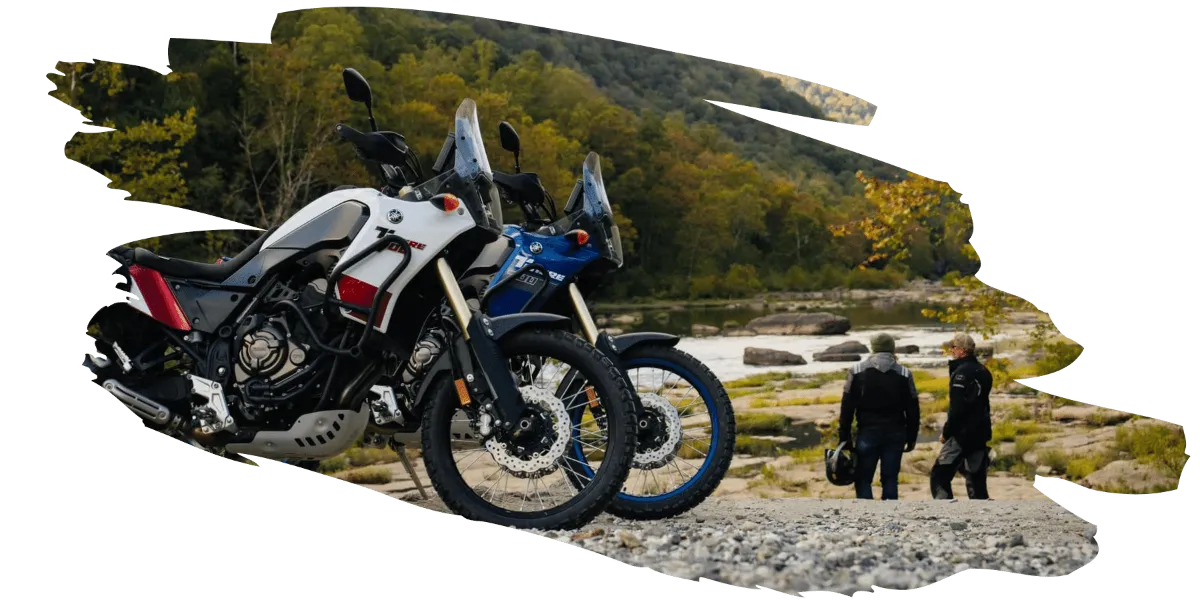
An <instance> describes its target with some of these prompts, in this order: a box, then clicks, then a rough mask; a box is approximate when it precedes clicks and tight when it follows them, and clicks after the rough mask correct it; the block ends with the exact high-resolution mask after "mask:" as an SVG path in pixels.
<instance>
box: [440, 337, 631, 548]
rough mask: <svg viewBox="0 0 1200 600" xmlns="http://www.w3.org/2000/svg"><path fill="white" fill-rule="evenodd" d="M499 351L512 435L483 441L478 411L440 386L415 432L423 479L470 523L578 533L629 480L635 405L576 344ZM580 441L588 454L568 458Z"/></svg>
mask: <svg viewBox="0 0 1200 600" xmlns="http://www.w3.org/2000/svg"><path fill="white" fill-rule="evenodd" d="M502 350H503V352H504V354H505V356H506V358H508V360H509V364H510V365H511V366H512V367H513V374H514V376H515V377H516V378H517V383H518V388H519V390H520V392H521V396H522V398H523V400H524V401H525V410H524V411H523V412H522V414H521V416H520V418H519V421H518V422H517V427H516V430H515V431H514V432H513V433H511V434H507V435H502V434H495V433H493V435H491V436H490V437H487V438H484V437H483V436H481V435H480V433H479V431H480V423H479V414H478V413H477V411H475V410H474V409H473V408H472V407H467V408H463V407H462V406H460V404H459V401H458V398H457V396H456V394H455V393H454V391H453V386H452V384H451V383H450V382H449V381H444V382H443V383H441V384H440V385H441V388H440V389H439V390H438V393H437V395H436V396H435V398H434V402H433V406H431V407H429V409H428V410H426V411H425V416H424V422H423V424H422V427H421V430H422V433H421V436H422V446H423V449H424V452H423V454H424V460H425V468H426V469H427V470H428V472H429V478H430V480H431V481H432V482H433V485H434V488H435V489H436V490H437V491H438V494H439V495H440V496H441V497H442V500H443V501H445V503H446V505H447V506H448V507H449V508H450V509H451V510H453V511H454V512H456V513H458V514H460V515H463V516H465V517H467V518H469V519H475V520H480V521H489V522H492V523H497V524H500V525H506V526H514V527H521V528H537V529H569V528H574V527H579V526H581V525H583V524H584V523H587V522H588V521H590V520H591V519H592V518H594V517H595V516H596V515H597V514H599V513H600V512H601V511H602V510H604V508H605V507H606V506H607V505H608V504H609V502H610V501H612V499H613V498H614V497H615V496H616V494H617V493H618V492H619V491H620V487H621V484H622V482H624V481H625V478H626V476H627V475H628V474H629V468H630V465H631V464H632V461H633V454H634V451H635V444H636V435H635V432H634V429H635V426H636V424H635V422H634V402H635V401H636V400H635V397H634V396H633V394H632V391H631V390H629V388H628V386H627V385H626V384H625V383H624V381H623V380H622V379H621V377H620V372H619V371H617V368H616V366H614V365H613V364H612V362H611V361H609V360H608V359H607V358H605V357H604V355H603V354H601V353H600V352H599V351H598V350H596V349H595V348H594V347H592V346H591V345H590V344H588V343H587V342H585V341H584V340H583V339H582V338H579V337H578V336H575V335H572V334H569V333H566V332H562V331H525V332H519V333H516V334H513V335H511V336H510V337H508V338H506V339H505V340H504V341H503V343H502ZM564 392H565V393H564ZM581 406H589V407H592V408H594V409H595V410H596V411H597V412H598V413H601V414H603V415H604V418H603V419H602V420H600V421H598V420H597V419H595V418H593V417H592V416H591V413H590V412H585V411H582V410H580V407H581ZM580 432H586V434H587V436H588V439H589V440H591V441H590V442H589V444H591V445H592V446H594V448H595V451H593V452H592V453H591V454H589V455H586V456H582V457H580V456H577V455H575V454H574V453H573V452H571V446H572V440H573V439H575V438H577V437H578V436H579V435H580Z"/></svg>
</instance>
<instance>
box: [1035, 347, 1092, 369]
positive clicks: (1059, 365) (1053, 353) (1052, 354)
mask: <svg viewBox="0 0 1200 600" xmlns="http://www.w3.org/2000/svg"><path fill="white" fill-rule="evenodd" d="M1080 354H1083V346H1080V345H1079V344H1075V343H1071V342H1062V341H1059V342H1051V343H1049V344H1046V345H1045V347H1044V353H1043V355H1042V357H1041V358H1039V359H1038V360H1037V362H1036V363H1034V366H1035V370H1036V372H1037V374H1038V375H1039V376H1041V375H1049V374H1050V373H1054V372H1056V371H1061V370H1063V369H1065V368H1067V367H1068V366H1070V364H1071V363H1073V362H1075V359H1077V358H1079V355H1080Z"/></svg>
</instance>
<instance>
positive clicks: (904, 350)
mask: <svg viewBox="0 0 1200 600" xmlns="http://www.w3.org/2000/svg"><path fill="white" fill-rule="evenodd" d="M920 353H921V348H920V347H919V346H917V345H916V344H908V345H905V346H896V354H920Z"/></svg>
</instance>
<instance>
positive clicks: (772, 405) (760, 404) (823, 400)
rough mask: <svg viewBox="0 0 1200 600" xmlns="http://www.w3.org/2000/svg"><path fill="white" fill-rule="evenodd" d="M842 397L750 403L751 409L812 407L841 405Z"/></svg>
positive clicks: (760, 400)
mask: <svg viewBox="0 0 1200 600" xmlns="http://www.w3.org/2000/svg"><path fill="white" fill-rule="evenodd" d="M841 401H842V398H841V397H840V396H821V397H819V398H776V399H771V398H755V399H754V400H751V401H750V408H777V407H780V406H812V405H814V404H839V403H841Z"/></svg>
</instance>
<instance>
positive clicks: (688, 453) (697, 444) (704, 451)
mask: <svg viewBox="0 0 1200 600" xmlns="http://www.w3.org/2000/svg"><path fill="white" fill-rule="evenodd" d="M711 445H712V444H711V442H709V441H707V440H704V441H702V440H687V441H684V442H683V444H682V445H681V446H679V451H678V452H676V453H675V455H676V456H678V457H679V458H682V459H684V460H690V459H694V458H704V457H705V456H708V449H709V447H710V446H711Z"/></svg>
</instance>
